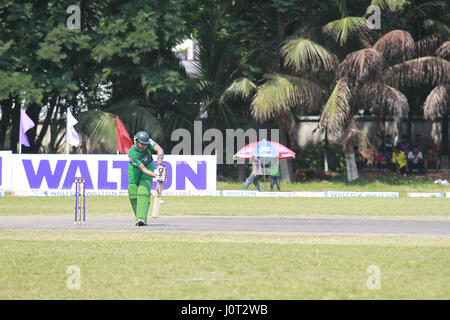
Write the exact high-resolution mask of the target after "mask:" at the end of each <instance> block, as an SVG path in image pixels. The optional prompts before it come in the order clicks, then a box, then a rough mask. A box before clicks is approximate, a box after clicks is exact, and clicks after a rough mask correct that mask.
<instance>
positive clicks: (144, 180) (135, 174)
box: [128, 131, 167, 227]
mask: <svg viewBox="0 0 450 320" xmlns="http://www.w3.org/2000/svg"><path fill="white" fill-rule="evenodd" d="M152 150H153V151H155V152H156V154H157V165H158V167H157V170H156V171H155V166H154V164H153V159H152ZM128 157H129V158H130V162H129V163H128V180H129V185H128V198H129V199H130V203H131V207H132V208H133V212H134V215H135V217H136V226H139V227H141V226H145V225H147V214H148V208H149V207H150V190H151V187H152V182H153V178H155V180H156V181H164V175H165V174H167V171H166V168H164V167H162V166H161V164H162V161H163V159H164V150H163V149H162V148H161V147H160V146H159V145H158V144H157V143H156V142H155V141H153V140H152V139H151V138H150V136H149V134H148V133H147V132H145V131H139V132H138V133H136V135H135V136H134V145H133V146H132V147H131V149H130V152H129V153H128ZM161 168H163V170H160V169H161ZM153 171H155V172H153Z"/></svg>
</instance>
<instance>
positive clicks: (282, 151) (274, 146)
mask: <svg viewBox="0 0 450 320" xmlns="http://www.w3.org/2000/svg"><path fill="white" fill-rule="evenodd" d="M258 145H259V147H258ZM268 149H270V150H268ZM273 151H275V154H273ZM266 153H267V154H273V155H272V156H268V157H278V158H280V159H293V158H295V152H294V151H292V150H291V149H289V148H287V147H285V146H283V145H282V144H279V143H278V142H274V141H266V140H261V141H256V142H253V143H250V144H248V145H246V146H245V147H243V148H242V149H241V150H239V151H238V153H236V154H235V155H234V157H233V158H234V159H236V158H243V159H250V158H251V157H252V156H253V155H254V156H262V157H264V154H266ZM276 153H278V154H276Z"/></svg>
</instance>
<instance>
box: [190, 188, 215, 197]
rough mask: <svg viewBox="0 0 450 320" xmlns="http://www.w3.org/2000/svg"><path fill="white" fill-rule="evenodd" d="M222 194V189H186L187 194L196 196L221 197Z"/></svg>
mask: <svg viewBox="0 0 450 320" xmlns="http://www.w3.org/2000/svg"><path fill="white" fill-rule="evenodd" d="M222 194H223V192H222V190H217V191H208V190H190V191H188V196H196V197H221V196H222Z"/></svg>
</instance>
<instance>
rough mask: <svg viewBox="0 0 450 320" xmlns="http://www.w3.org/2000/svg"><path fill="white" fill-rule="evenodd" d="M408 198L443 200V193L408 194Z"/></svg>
mask: <svg viewBox="0 0 450 320" xmlns="http://www.w3.org/2000/svg"><path fill="white" fill-rule="evenodd" d="M407 196H408V198H443V197H444V193H443V192H408V195H407Z"/></svg>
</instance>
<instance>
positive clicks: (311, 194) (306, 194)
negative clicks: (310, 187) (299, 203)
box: [292, 191, 327, 198]
mask: <svg viewBox="0 0 450 320" xmlns="http://www.w3.org/2000/svg"><path fill="white" fill-rule="evenodd" d="M292 195H293V197H300V198H326V197H327V192H326V191H294V192H292Z"/></svg>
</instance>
